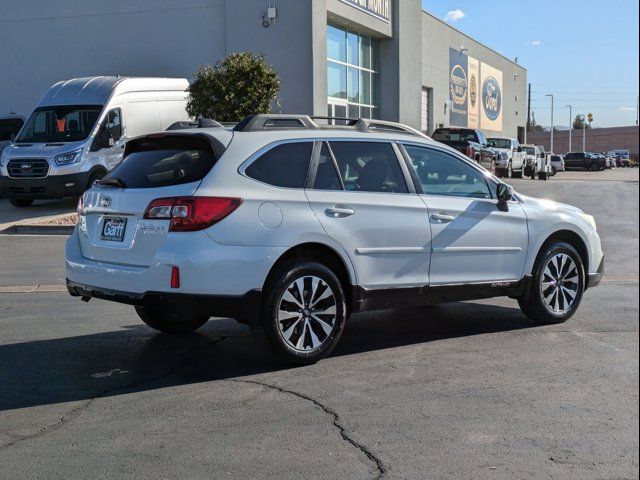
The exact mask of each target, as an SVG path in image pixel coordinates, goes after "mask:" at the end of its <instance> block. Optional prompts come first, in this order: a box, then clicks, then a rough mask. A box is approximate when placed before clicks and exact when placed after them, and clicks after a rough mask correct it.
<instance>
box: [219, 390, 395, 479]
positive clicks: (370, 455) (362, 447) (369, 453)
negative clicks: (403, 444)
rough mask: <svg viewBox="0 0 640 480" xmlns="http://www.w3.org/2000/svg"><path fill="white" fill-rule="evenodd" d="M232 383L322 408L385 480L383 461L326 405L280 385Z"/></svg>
mask: <svg viewBox="0 0 640 480" xmlns="http://www.w3.org/2000/svg"><path fill="white" fill-rule="evenodd" d="M231 381H232V382H236V383H247V384H253V385H258V386H261V387H264V388H269V389H271V390H276V391H278V392H280V393H283V394H285V395H293V396H294V397H298V398H300V399H302V400H305V401H307V402H311V403H313V404H314V405H315V406H316V407H318V408H320V409H321V410H322V411H323V412H325V413H326V414H327V415H329V416H331V417H332V418H333V426H334V427H335V428H336V429H337V430H338V432H339V433H340V436H341V437H342V439H343V440H344V441H345V442H347V443H349V444H350V445H352V446H353V447H355V448H357V449H358V450H360V452H362V453H363V454H364V455H365V456H366V457H367V459H369V460H370V461H371V462H372V463H373V464H375V467H376V470H377V471H378V474H377V475H376V477H375V478H376V479H380V478H383V477H384V476H385V475H386V474H387V468H386V467H385V465H384V464H383V463H382V460H380V459H379V458H378V457H377V456H376V455H375V454H374V453H373V452H372V451H371V450H370V449H369V448H368V447H366V446H365V445H363V444H361V443H360V442H358V441H357V440H355V439H354V438H352V437H351V436H350V435H349V432H348V431H347V429H346V428H345V426H344V425H343V424H342V422H341V420H340V415H338V413H337V412H336V411H334V410H332V409H331V408H329V407H327V406H326V405H324V404H323V403H321V402H320V401H318V400H316V399H315V398H313V397H311V396H309V395H305V394H303V393H300V392H296V391H293V390H288V389H286V388H283V387H280V386H278V385H272V384H270V383H265V382H259V381H257V380H239V379H233V380H231Z"/></svg>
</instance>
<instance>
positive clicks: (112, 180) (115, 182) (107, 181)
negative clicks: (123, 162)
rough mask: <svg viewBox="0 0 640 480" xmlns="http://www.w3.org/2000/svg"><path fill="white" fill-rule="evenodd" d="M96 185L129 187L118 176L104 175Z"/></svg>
mask: <svg viewBox="0 0 640 480" xmlns="http://www.w3.org/2000/svg"><path fill="white" fill-rule="evenodd" d="M96 185H100V186H101V187H117V188H127V185H126V184H125V183H124V182H123V181H122V180H121V179H119V178H117V177H104V178H102V179H101V180H100V181H99V182H98V183H97V184H96Z"/></svg>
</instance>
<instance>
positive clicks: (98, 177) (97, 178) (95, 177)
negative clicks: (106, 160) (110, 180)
mask: <svg viewBox="0 0 640 480" xmlns="http://www.w3.org/2000/svg"><path fill="white" fill-rule="evenodd" d="M105 175H106V173H105V172H103V171H102V170H98V171H96V172H93V173H92V174H91V176H90V177H89V181H88V182H87V188H86V190H89V189H90V188H91V187H93V185H94V184H95V183H96V182H98V181H100V180H102V178H103V177H104V176H105Z"/></svg>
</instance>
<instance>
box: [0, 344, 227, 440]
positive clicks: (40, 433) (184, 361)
mask: <svg viewBox="0 0 640 480" xmlns="http://www.w3.org/2000/svg"><path fill="white" fill-rule="evenodd" d="M226 338H227V337H219V338H217V339H216V340H215V341H213V342H211V343H208V344H207V345H204V346H202V347H200V348H195V349H193V350H189V351H187V352H184V353H183V354H182V355H181V359H180V361H178V362H177V363H176V364H175V365H174V366H172V367H171V368H169V369H168V370H166V371H164V372H162V373H159V374H157V375H154V376H152V377H145V378H140V379H137V380H134V381H132V382H130V383H127V384H124V385H117V386H114V387H111V388H107V389H104V390H102V391H100V392H99V393H98V394H96V395H94V396H92V397H91V398H88V399H87V400H84V401H83V402H82V403H81V404H80V405H79V406H77V407H75V408H72V409H71V410H69V411H67V412H65V413H64V414H63V415H62V416H61V417H60V418H59V419H58V421H57V422H55V423H52V424H49V425H46V426H44V427H42V428H40V429H39V430H37V431H36V432H34V433H31V434H28V435H10V436H11V437H12V440H11V441H9V442H7V443H5V444H4V445H0V451H2V450H6V449H8V448H11V447H13V446H14V445H17V444H19V443H22V442H25V441H28V440H33V439H36V438H40V437H44V436H45V435H48V434H50V433H53V432H55V431H57V430H60V429H61V428H62V427H64V426H66V425H68V424H70V423H71V422H72V421H73V420H75V419H76V418H78V417H79V416H80V414H81V413H82V412H84V411H85V410H87V409H88V408H89V407H90V406H91V405H92V404H93V403H94V402H95V401H96V400H98V399H100V398H105V397H108V396H110V395H113V394H115V393H116V392H119V391H126V390H130V389H134V388H136V387H140V386H142V385H145V384H147V383H152V382H157V381H159V380H162V379H164V378H168V377H171V376H172V375H174V374H176V373H177V372H179V371H180V370H182V369H183V368H185V367H187V366H188V365H189V364H190V363H191V359H192V356H193V355H195V354H198V353H200V352H202V351H204V350H207V349H209V348H211V347H213V346H214V345H217V344H218V343H220V342H221V341H223V340H225V339H226Z"/></svg>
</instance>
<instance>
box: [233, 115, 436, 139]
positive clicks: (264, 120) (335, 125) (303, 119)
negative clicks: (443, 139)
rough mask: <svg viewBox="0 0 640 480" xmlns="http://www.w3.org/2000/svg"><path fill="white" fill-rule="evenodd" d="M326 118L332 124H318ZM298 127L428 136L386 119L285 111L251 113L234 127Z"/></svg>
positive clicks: (243, 129) (256, 129)
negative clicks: (291, 113) (315, 115)
mask: <svg viewBox="0 0 640 480" xmlns="http://www.w3.org/2000/svg"><path fill="white" fill-rule="evenodd" d="M316 120H325V121H327V122H332V124H327V125H324V124H318V123H317V122H316ZM297 129H307V130H310V129H314V130H322V129H348V130H358V131H360V132H397V133H406V134H409V135H414V136H419V137H423V138H428V137H427V136H426V135H425V134H423V133H421V132H420V131H418V130H416V129H415V128H412V127H410V126H408V125H404V124H402V123H396V122H387V121H385V120H372V119H367V118H337V117H311V116H309V115H289V114H283V113H277V114H260V115H251V116H249V117H247V118H245V119H244V120H242V121H241V122H240V123H239V124H238V125H236V126H235V127H234V130H235V131H237V132H264V131H269V130H297Z"/></svg>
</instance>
